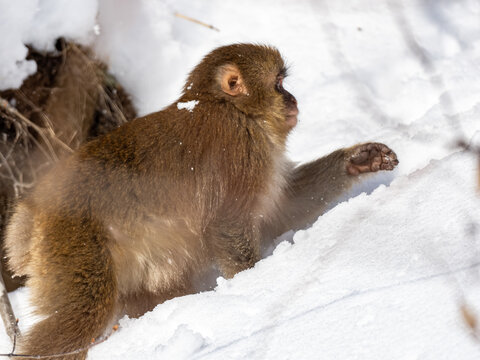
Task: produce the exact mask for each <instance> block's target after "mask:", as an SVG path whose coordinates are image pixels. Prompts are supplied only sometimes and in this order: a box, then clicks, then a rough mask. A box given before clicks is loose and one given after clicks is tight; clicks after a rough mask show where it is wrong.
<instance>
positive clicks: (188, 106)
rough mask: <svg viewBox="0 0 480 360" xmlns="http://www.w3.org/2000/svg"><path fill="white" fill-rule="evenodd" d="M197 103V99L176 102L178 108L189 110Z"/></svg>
mask: <svg viewBox="0 0 480 360" xmlns="http://www.w3.org/2000/svg"><path fill="white" fill-rule="evenodd" d="M198 103H199V101H198V100H191V101H186V102H178V103H177V109H178V110H183V109H185V110H188V111H189V112H192V111H193V109H195V106H197V104H198Z"/></svg>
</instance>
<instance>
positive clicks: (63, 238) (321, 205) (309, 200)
mask: <svg viewBox="0 0 480 360" xmlns="http://www.w3.org/2000/svg"><path fill="white" fill-rule="evenodd" d="M285 76H286V68H285V64H284V61H283V60H282V57H281V56H280V54H279V52H278V50H277V49H275V48H273V47H269V46H262V45H251V44H235V45H230V46H224V47H220V48H217V49H215V50H214V51H212V52H211V53H209V54H208V55H206V56H205V57H204V59H203V60H202V61H201V62H200V64H199V65H198V66H197V67H195V68H194V69H193V71H192V72H191V73H190V75H189V77H188V79H187V81H186V83H185V86H184V88H183V92H182V95H181V96H180V98H179V99H178V100H177V101H175V102H174V103H173V104H171V105H170V106H168V107H166V108H165V109H164V110H161V111H159V112H155V113H152V114H149V115H146V116H143V117H140V118H137V119H135V120H133V121H131V122H129V123H127V124H125V125H123V126H121V127H119V128H117V129H116V130H114V131H112V132H110V133H108V134H106V135H104V136H102V137H99V138H97V139H95V140H93V141H91V142H89V143H86V144H84V145H83V146H82V147H80V149H79V150H78V151H76V152H75V153H74V154H73V155H72V156H70V157H69V158H67V159H65V160H63V161H62V162H60V163H59V165H58V166H56V167H55V168H54V169H53V170H52V171H50V172H49V173H47V174H46V175H45V176H44V177H43V179H41V180H40V181H39V182H38V183H37V185H36V186H35V188H34V189H33V190H32V191H31V192H30V193H29V194H28V195H26V196H25V197H24V198H23V199H22V200H21V201H20V202H19V203H18V204H17V206H16V209H15V213H14V215H13V216H12V219H11V221H10V223H9V226H8V234H7V237H6V250H7V254H8V257H9V266H10V267H11V269H12V270H13V271H14V273H15V274H17V275H27V277H28V280H27V286H28V287H29V288H30V289H31V297H32V303H33V305H34V307H35V309H36V312H37V313H38V314H39V315H41V317H42V320H40V321H39V322H38V323H36V324H35V325H34V326H33V327H32V329H31V330H30V331H29V332H28V333H26V334H25V335H24V336H23V337H22V338H21V339H20V344H19V353H22V354H33V355H52V354H59V353H60V354H64V353H65V352H70V351H74V350H77V349H85V347H87V346H88V344H89V343H90V342H91V339H92V338H97V337H99V336H101V335H102V334H103V333H104V332H105V331H106V329H108V328H109V327H110V326H111V325H112V324H113V323H114V321H116V319H118V317H119V316H122V315H123V314H128V315H130V316H140V315H141V314H142V313H144V312H145V311H147V310H150V309H152V308H153V307H154V306H155V305H156V304H158V303H160V302H162V301H165V300H166V299H170V298H172V297H175V296H179V295H184V294H188V293H191V292H192V291H194V290H193V284H192V283H193V282H194V279H195V278H197V277H199V276H201V275H202V274H203V273H204V272H205V271H206V269H209V268H211V267H212V266H216V267H218V269H219V271H220V272H221V273H222V274H223V276H225V277H226V278H231V277H233V276H234V275H235V274H236V273H238V272H239V271H242V270H245V269H248V268H250V267H252V266H253V265H254V264H255V262H257V261H258V260H259V259H260V248H261V246H262V241H269V240H272V239H274V238H275V237H277V236H278V235H281V234H282V233H284V232H286V231H288V230H290V229H298V228H302V227H304V226H306V224H307V223H311V222H312V221H314V220H315V219H316V218H317V217H318V216H319V215H321V214H322V212H324V211H325V209H326V206H327V204H328V203H330V202H332V201H334V200H335V199H336V198H338V197H339V196H340V195H341V194H342V193H344V192H345V191H346V190H348V188H349V187H350V186H351V185H352V184H354V183H355V182H356V181H358V179H359V174H361V173H367V172H376V171H378V170H392V169H393V168H394V167H395V166H396V165H397V164H398V161H397V157H396V155H395V153H394V152H393V151H392V150H391V149H389V148H388V147H387V146H386V145H383V144H380V143H366V144H359V145H355V146H353V147H348V148H343V149H340V150H337V151H335V152H333V153H331V154H330V155H327V156H325V157H322V158H319V159H318V160H315V161H313V162H310V163H307V164H304V165H300V166H297V165H296V164H294V163H292V162H291V161H289V160H288V159H287V158H286V156H285V143H286V139H287V136H288V134H289V132H290V130H291V129H292V128H293V127H294V126H295V125H296V123H297V114H298V109H297V101H296V99H295V97H294V96H293V95H292V94H290V93H289V92H288V91H287V90H285V88H284V87H283V80H284V78H285ZM85 357H86V350H84V351H81V352H80V353H76V354H73V355H64V356H63V357H62V358H64V359H69V360H72V359H84V358H85ZM56 359H58V357H56Z"/></svg>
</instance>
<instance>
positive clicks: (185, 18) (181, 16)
mask: <svg viewBox="0 0 480 360" xmlns="http://www.w3.org/2000/svg"><path fill="white" fill-rule="evenodd" d="M175 16H176V17H179V18H181V19H184V20H188V21H191V22H193V23H195V24H198V25H202V26H205V27H207V28H209V29H212V30H215V31H218V32H220V29H218V28H216V27H215V26H213V25H209V24H206V23H204V22H203V21H200V20H197V19H194V18H191V17H189V16H186V15H183V14H180V13H175Z"/></svg>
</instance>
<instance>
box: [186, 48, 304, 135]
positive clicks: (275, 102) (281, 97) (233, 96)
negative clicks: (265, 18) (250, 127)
mask: <svg viewBox="0 0 480 360" xmlns="http://www.w3.org/2000/svg"><path fill="white" fill-rule="evenodd" d="M286 76H287V70H286V66H285V63H284V61H283V59H282V57H281V55H280V53H279V52H278V50H277V49H276V48H273V47H270V46H265V45H253V44H234V45H229V46H222V47H219V48H217V49H215V50H213V51H212V52H211V53H209V54H208V55H207V56H205V58H204V59H203V60H202V62H201V63H200V64H199V65H198V66H197V67H196V68H195V69H194V70H193V71H192V72H191V74H190V76H189V78H188V80H187V83H186V84H185V88H184V94H185V95H186V96H187V97H188V98H191V99H198V100H200V101H201V99H202V98H203V99H205V100H210V101H221V102H224V103H225V102H226V103H229V104H232V105H233V106H234V107H235V108H236V109H238V110H239V111H241V112H243V113H245V114H246V115H247V116H248V117H249V118H253V119H254V120H255V121H259V122H262V123H264V124H265V125H266V126H267V128H269V130H271V131H273V133H274V134H276V135H279V136H281V137H283V138H285V137H286V135H287V134H288V132H289V131H290V130H291V129H292V128H293V127H294V126H295V125H296V123H297V114H298V108H297V101H296V99H295V97H294V96H293V95H292V94H290V93H289V92H288V91H287V90H285V89H284V88H283V79H284V78H285V77H286Z"/></svg>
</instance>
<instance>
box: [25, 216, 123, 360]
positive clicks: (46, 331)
mask: <svg viewBox="0 0 480 360" xmlns="http://www.w3.org/2000/svg"><path fill="white" fill-rule="evenodd" d="M42 235H43V236H42V239H40V241H38V243H37V246H35V247H34V248H33V250H32V251H33V254H32V260H31V262H32V264H31V267H32V269H33V271H32V274H31V276H30V278H29V280H28V284H27V285H28V286H29V287H30V288H31V291H32V293H31V296H32V300H33V301H32V302H33V304H34V305H35V308H36V313H38V314H39V315H41V316H44V317H45V319H43V320H41V321H40V322H38V323H37V324H35V325H34V326H33V328H32V329H31V330H30V331H29V332H28V333H27V334H26V335H25V336H24V337H23V338H22V339H21V341H20V346H19V351H18V352H19V353H20V354H28V355H56V354H65V353H69V352H75V354H73V355H68V356H67V355H65V356H60V357H55V359H65V360H66V359H68V360H83V359H85V357H86V354H87V351H86V350H82V349H85V348H86V347H87V346H88V345H89V344H91V341H92V339H95V338H98V337H100V336H101V335H102V334H103V333H104V331H105V329H106V327H107V326H108V325H109V324H110V322H111V321H112V320H113V316H114V311H115V304H116V296H117V295H116V280H115V277H114V272H113V264H112V260H111V257H110V254H109V252H108V250H107V247H106V245H105V242H106V241H107V237H106V236H105V234H104V233H103V232H102V230H101V227H100V226H96V225H95V224H93V222H90V221H89V220H87V219H77V220H69V219H60V220H57V221H55V220H54V221H50V222H48V223H47V224H46V226H45V231H44V233H43V234H42ZM48 359H54V358H53V357H48Z"/></svg>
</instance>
